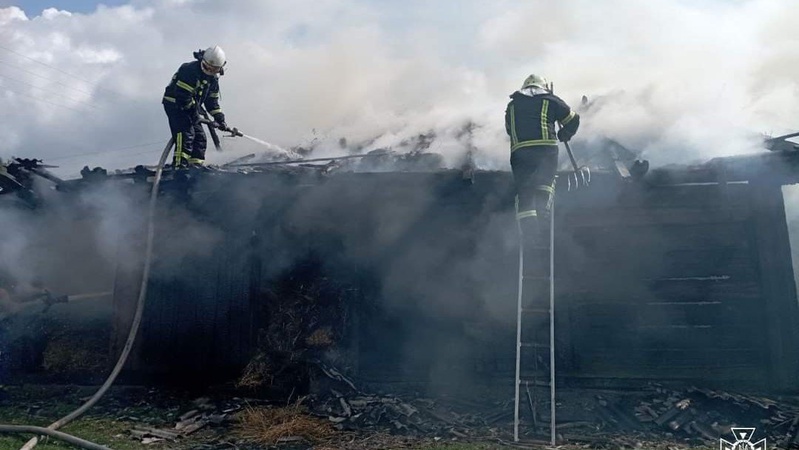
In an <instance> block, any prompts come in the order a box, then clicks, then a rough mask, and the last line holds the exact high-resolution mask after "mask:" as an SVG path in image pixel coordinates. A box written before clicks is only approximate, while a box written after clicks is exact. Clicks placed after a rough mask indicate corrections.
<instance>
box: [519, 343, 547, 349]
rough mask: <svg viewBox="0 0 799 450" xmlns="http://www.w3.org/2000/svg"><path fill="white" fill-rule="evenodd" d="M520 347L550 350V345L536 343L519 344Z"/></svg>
mask: <svg viewBox="0 0 799 450" xmlns="http://www.w3.org/2000/svg"><path fill="white" fill-rule="evenodd" d="M519 347H525V348H549V344H539V343H536V342H519Z"/></svg>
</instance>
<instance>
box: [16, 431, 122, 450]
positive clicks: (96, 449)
mask: <svg viewBox="0 0 799 450" xmlns="http://www.w3.org/2000/svg"><path fill="white" fill-rule="evenodd" d="M0 433H34V434H44V435H47V436H50V437H54V438H56V439H60V440H62V441H64V442H67V443H69V444H72V445H76V446H78V447H83V448H85V449H88V450H111V449H110V448H108V447H105V446H103V445H98V444H95V443H94V442H89V441H86V440H83V439H81V438H78V437H75V436H73V435H71V434H66V433H62V432H60V431H56V430H51V429H49V428H44V427H33V426H30V425H0Z"/></svg>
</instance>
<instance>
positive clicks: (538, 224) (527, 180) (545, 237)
mask: <svg viewBox="0 0 799 450" xmlns="http://www.w3.org/2000/svg"><path fill="white" fill-rule="evenodd" d="M510 165H511V169H512V170H513V182H514V184H515V186H516V218H517V219H518V220H519V226H520V227H521V230H522V235H523V236H524V240H525V242H526V243H527V244H534V243H541V244H543V241H546V242H547V244H548V241H549V214H550V210H551V208H552V200H553V198H554V196H555V172H556V171H557V167H558V147H557V146H556V145H547V146H535V147H526V148H520V149H518V150H515V151H514V152H513V153H511V157H510Z"/></svg>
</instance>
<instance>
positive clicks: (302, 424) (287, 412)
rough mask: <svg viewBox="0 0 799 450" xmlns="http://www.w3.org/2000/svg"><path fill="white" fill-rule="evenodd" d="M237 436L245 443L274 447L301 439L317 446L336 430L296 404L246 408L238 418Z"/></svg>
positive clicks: (325, 421)
mask: <svg viewBox="0 0 799 450" xmlns="http://www.w3.org/2000/svg"><path fill="white" fill-rule="evenodd" d="M236 434H237V435H238V436H240V437H241V438H243V439H246V440H248V441H252V442H256V443H258V444H263V445H274V444H277V443H279V442H284V441H286V440H289V439H296V438H302V439H304V440H306V441H309V442H312V443H317V442H321V441H323V440H325V439H329V438H331V437H332V436H334V435H335V434H336V430H335V429H334V428H333V426H332V425H331V424H330V422H329V421H327V420H324V419H320V418H317V417H313V416H311V415H309V414H308V411H307V410H306V409H305V408H304V407H302V406H301V405H299V404H295V405H292V406H287V407H285V408H269V407H257V408H247V409H245V410H244V411H243V412H242V413H241V414H240V416H239V421H238V423H237V425H236Z"/></svg>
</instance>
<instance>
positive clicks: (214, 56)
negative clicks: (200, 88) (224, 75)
mask: <svg viewBox="0 0 799 450" xmlns="http://www.w3.org/2000/svg"><path fill="white" fill-rule="evenodd" d="M226 62H227V61H225V52H224V51H223V50H222V48H221V47H220V46H218V45H214V46H213V47H209V48H208V49H206V50H205V52H204V53H203V59H202V61H201V62H200V66H201V67H202V69H203V72H205V74H206V75H219V73H220V72H222V68H223V67H224V66H225V63H226Z"/></svg>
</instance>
